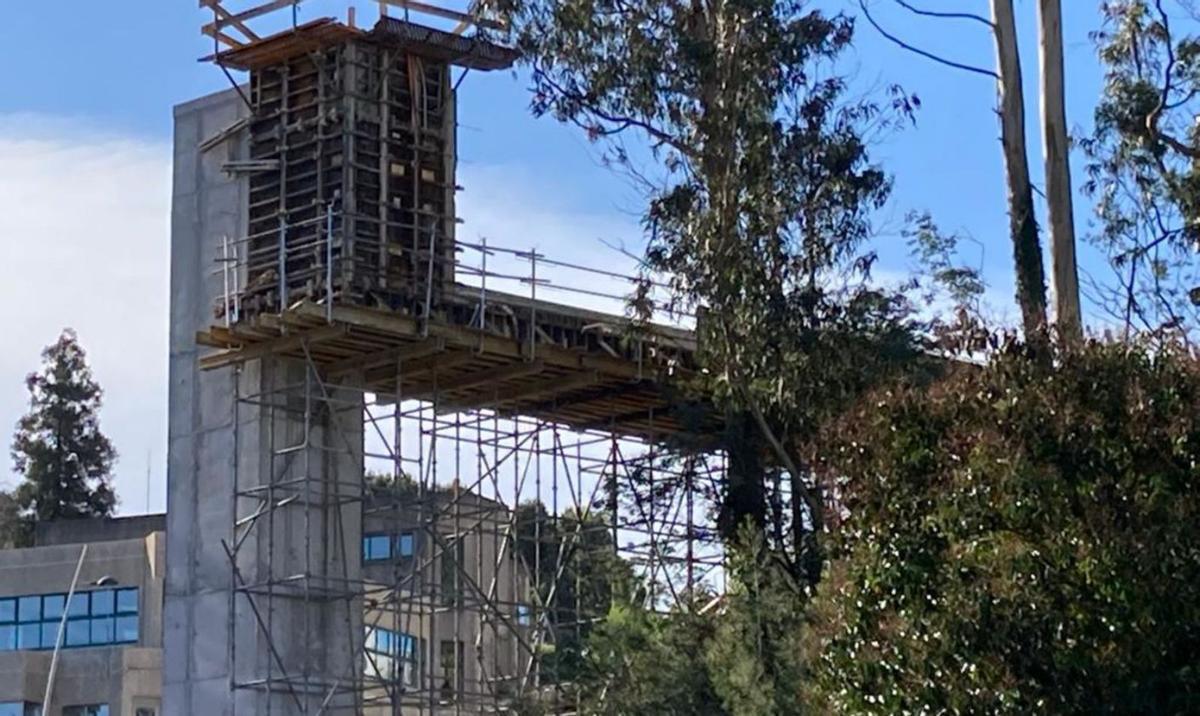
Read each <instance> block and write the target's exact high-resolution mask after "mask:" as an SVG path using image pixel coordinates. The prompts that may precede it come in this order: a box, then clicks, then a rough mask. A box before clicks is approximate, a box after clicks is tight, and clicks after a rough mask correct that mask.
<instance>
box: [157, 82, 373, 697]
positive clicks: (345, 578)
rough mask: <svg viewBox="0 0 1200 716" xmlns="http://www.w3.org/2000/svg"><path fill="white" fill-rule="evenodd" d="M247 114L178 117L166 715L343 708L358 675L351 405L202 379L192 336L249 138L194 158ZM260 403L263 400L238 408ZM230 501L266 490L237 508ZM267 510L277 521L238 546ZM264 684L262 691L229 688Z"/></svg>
mask: <svg viewBox="0 0 1200 716" xmlns="http://www.w3.org/2000/svg"><path fill="white" fill-rule="evenodd" d="M245 112H246V108H245V106H244V104H242V102H241V100H240V98H239V97H238V95H237V94H236V93H235V92H234V91H232V90H230V91H227V92H223V93H220V94H217V95H213V96H210V97H205V98H201V99H199V100H195V101H193V102H189V103H187V104H184V105H180V106H179V107H177V108H176V110H175V165H174V189H173V198H172V218H171V330H170V375H169V380H170V388H169V416H168V423H169V425H168V433H169V440H170V444H169V449H168V474H167V515H168V517H167V530H168V539H167V579H166V603H165V606H164V630H163V643H164V677H163V698H164V711H165V713H168V714H172V715H174V714H214V715H218V714H219V715H225V714H230V715H232V714H255V713H266V712H267V711H268V710H269V711H270V713H274V714H290V713H302V712H308V713H313V712H316V711H317V710H318V708H319V706H320V705H321V704H322V703H323V702H324V703H327V704H328V705H329V706H332V707H349V708H354V703H353V701H352V699H351V700H350V701H349V702H347V700H346V699H350V698H351V697H349V696H343V695H337V694H335V695H334V696H333V697H331V698H330V697H328V691H329V689H331V688H332V687H333V686H334V685H336V684H343V685H344V684H346V683H353V681H354V676H355V673H356V670H359V669H361V656H360V655H361V649H362V604H361V600H359V599H355V598H352V597H350V596H349V595H350V593H351V590H352V588H353V585H354V584H356V583H357V582H358V581H359V579H360V573H361V562H360V553H361V526H360V525H361V505H360V503H359V502H357V501H355V498H356V495H355V494H354V490H361V489H362V488H361V484H362V480H361V477H362V469H363V467H362V460H363V457H362V415H361V412H362V408H361V396H359V395H357V394H356V393H354V392H353V391H342V390H338V389H337V388H336V387H333V388H329V387H327V388H325V391H329V393H328V397H329V398H332V399H333V402H335V403H336V404H337V406H338V409H337V410H325V409H324V408H326V407H327V404H325V403H321V402H320V399H321V398H322V397H325V396H326V393H325V392H323V391H322V390H321V389H320V388H318V387H317V386H315V385H313V384H312V383H311V382H310V383H308V384H307V386H306V373H307V370H306V367H305V366H304V365H303V364H300V363H297V362H295V361H291V362H288V361H282V360H274V359H264V360H262V361H255V362H252V363H248V364H246V365H244V366H242V367H240V368H234V367H227V368H223V369H219V370H214V371H201V370H200V369H199V363H198V361H199V358H200V356H201V354H202V353H201V350H200V349H199V347H198V346H197V344H196V340H195V335H196V332H197V331H199V330H203V329H206V328H208V327H209V326H211V325H213V324H214V323H216V322H217V321H218V320H219V319H218V318H217V317H216V316H215V314H214V312H213V308H214V306H215V305H216V302H217V299H218V297H219V296H220V295H221V292H222V287H223V278H222V275H221V272H220V271H219V270H218V264H217V263H216V259H217V254H218V251H219V249H220V245H221V239H222V237H223V236H227V237H229V238H231V239H234V240H236V239H238V238H240V237H241V236H243V235H244V233H245V226H246V206H247V202H248V197H247V191H248V189H247V182H246V181H245V179H244V178H237V177H231V176H229V175H227V174H226V173H225V172H224V171H223V170H222V165H223V164H224V163H225V162H226V161H228V160H230V159H237V158H244V156H243V154H244V152H245V148H244V146H243V145H244V138H242V137H240V136H236V135H235V136H234V137H233V138H231V139H230V140H228V141H225V142H223V143H221V144H218V145H216V146H214V147H212V148H210V149H208V150H207V151H203V152H202V151H200V150H199V145H200V144H202V143H203V142H204V141H205V140H207V139H209V138H211V137H213V136H215V135H217V134H218V133H220V132H221V131H222V130H225V129H226V128H227V127H229V126H230V125H232V124H233V123H234V122H236V121H237V120H238V119H239V118H240V117H242V116H244V115H245ZM257 394H266V395H268V396H269V397H268V398H267V399H266V400H263V401H257V402H255V403H250V402H238V401H236V399H235V396H236V395H242V396H249V395H257ZM306 395H307V396H308V398H307V401H308V403H307V404H306V398H305V396H306ZM314 396H315V397H314ZM235 403H236V410H235ZM306 414H307V416H308V419H307V420H306V418H305V415H306ZM235 422H236V424H235ZM306 426H307V427H306ZM273 455H274V457H273ZM235 485H236V486H237V488H238V489H240V490H242V491H246V490H252V489H254V488H256V487H262V488H266V487H268V486H270V487H271V490H270V491H269V492H268V491H266V490H265V489H264V490H263V491H262V492H260V493H258V494H256V495H254V496H247V495H244V496H243V497H240V498H236V497H235V494H236V489H235ZM268 496H269V499H268ZM289 498H290V499H289ZM263 504H273V505H276V507H277V508H276V509H272V510H268V511H267V514H264V517H263V518H261V519H258V520H255V521H250V522H247V523H246V524H245V525H244V531H245V534H244V535H243V534H241V533H238V535H235V529H234V524H235V522H236V521H237V520H238V518H239V517H244V516H246V515H251V514H254V513H255V512H261V511H262V510H261V508H262V505H263ZM239 537H241V538H242V539H240V540H239ZM234 544H238V545H240V547H239V548H238V549H237V550H236V553H237V558H236V567H237V569H236V575H237V577H236V580H237V582H238V583H239V584H241V585H243V586H247V585H248V586H254V587H255V588H254V589H253V590H242V591H238V590H236V589H235V586H236V585H235V569H234V568H233V567H234V565H233V564H231V560H230V559H229V557H228V553H227V551H226V549H227V547H228V546H230V545H234ZM268 583H273V584H274V586H273V587H272V589H271V591H272V592H273V594H274V596H267V595H266V594H264V593H263V592H265V591H266V589H265V585H266V584H268ZM248 591H252V592H253V594H249V593H247V592H248ZM267 679H271V680H272V682H273V684H274V685H273V688H269V689H267V688H260V689H255V688H235V686H236V685H242V686H247V685H253V684H255V683H265V680H267ZM280 679H286V680H289V681H292V682H303V684H296V685H294V686H293V687H290V688H289V687H286V686H285V685H283V684H282V683H280V682H279V680H280ZM343 688H344V686H343Z"/></svg>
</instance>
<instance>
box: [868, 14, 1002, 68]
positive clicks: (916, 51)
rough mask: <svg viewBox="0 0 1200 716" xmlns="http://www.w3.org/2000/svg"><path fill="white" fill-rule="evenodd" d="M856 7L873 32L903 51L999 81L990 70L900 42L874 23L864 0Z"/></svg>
mask: <svg viewBox="0 0 1200 716" xmlns="http://www.w3.org/2000/svg"><path fill="white" fill-rule="evenodd" d="M858 6H859V8H861V9H862V12H863V16H864V17H866V18H867V22H869V23H871V26H872V27H874V28H875V30H876V31H877V32H878V33H879V34H880V35H883V36H884V37H885V38H887V39H888V40H890V41H891V42H893V43H895V44H896V45H899V46H900V47H902V48H903V49H905V50H908V51H909V52H911V53H913V54H916V55H920V56H921V57H924V58H926V59H928V60H933V61H934V62H936V63H938V64H940V65H945V66H947V67H953V68H954V69H957V70H965V71H967V72H974V73H975V74H978V75H984V76H985V77H991V78H992V79H994V80H996V81H999V80H1000V76H999V75H997V74H996V73H995V72H992V71H991V70H988V69H984V68H982V67H975V66H974V65H967V64H963V63H962V62H955V61H954V60H948V59H946V58H944V57H940V56H938V55H935V54H933V53H932V52H927V51H925V50H922V49H920V48H919V47H914V46H912V45H910V44H908V43H907V42H905V41H904V40H901V39H900V38H899V37H896V36H895V35H893V34H891V33H890V32H888V31H887V30H885V29H883V27H881V26H880V24H879V23H878V22H876V21H875V18H874V17H873V16H872V15H871V11H870V10H868V9H867V3H866V0H858ZM988 24H989V26H990V24H991V23H988Z"/></svg>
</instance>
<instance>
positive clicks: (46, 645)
mask: <svg viewBox="0 0 1200 716" xmlns="http://www.w3.org/2000/svg"><path fill="white" fill-rule="evenodd" d="M61 623H62V622H60V621H59V620H57V619H55V620H54V621H52V622H42V648H43V649H53V648H54V645H55V644H56V643H58V627H59V625H60V624H61ZM64 636H66V635H65V634H64ZM65 641H66V640H65V639H64V642H65Z"/></svg>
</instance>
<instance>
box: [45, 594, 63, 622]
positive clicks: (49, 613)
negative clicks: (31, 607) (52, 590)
mask: <svg viewBox="0 0 1200 716" xmlns="http://www.w3.org/2000/svg"><path fill="white" fill-rule="evenodd" d="M66 605H67V595H65V594H49V595H46V596H45V597H42V619H58V618H60V617H61V616H62V612H63V607H65V606H66Z"/></svg>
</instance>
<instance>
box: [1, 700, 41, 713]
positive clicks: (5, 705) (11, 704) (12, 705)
mask: <svg viewBox="0 0 1200 716" xmlns="http://www.w3.org/2000/svg"><path fill="white" fill-rule="evenodd" d="M0 716H42V705H41V704H35V703H33V702H31V701H2V702H0Z"/></svg>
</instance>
